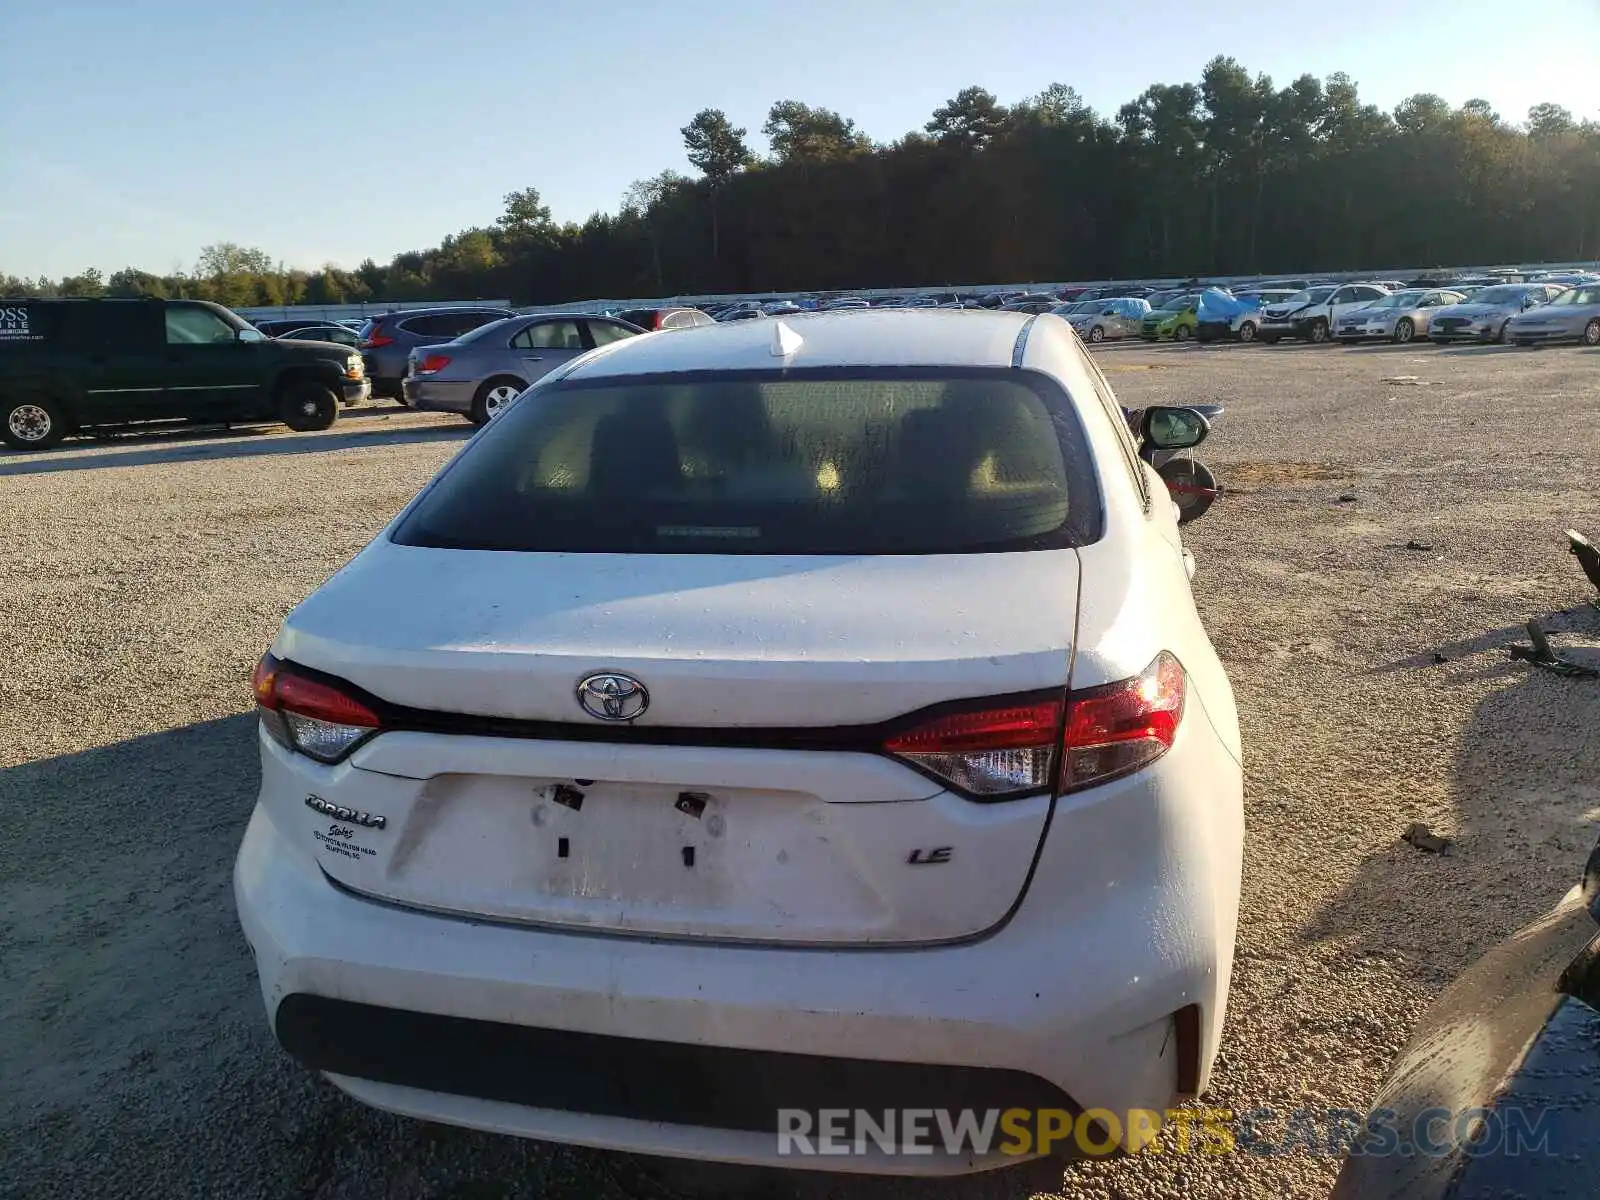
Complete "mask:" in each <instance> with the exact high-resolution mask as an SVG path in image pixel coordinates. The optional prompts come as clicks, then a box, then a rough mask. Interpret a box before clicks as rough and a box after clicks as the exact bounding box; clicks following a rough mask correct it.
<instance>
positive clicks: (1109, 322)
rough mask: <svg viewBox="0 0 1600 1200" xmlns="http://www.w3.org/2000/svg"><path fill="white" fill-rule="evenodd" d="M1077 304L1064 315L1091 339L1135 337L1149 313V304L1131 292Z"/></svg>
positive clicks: (1097, 341) (1085, 338)
mask: <svg viewBox="0 0 1600 1200" xmlns="http://www.w3.org/2000/svg"><path fill="white" fill-rule="evenodd" d="M1076 307H1077V309H1078V311H1076V312H1074V313H1072V314H1070V315H1069V316H1068V317H1067V323H1068V324H1070V325H1071V326H1072V327H1073V328H1074V329H1075V330H1077V331H1078V336H1079V337H1081V338H1082V339H1083V340H1084V341H1086V342H1094V343H1099V342H1105V341H1117V340H1119V339H1121V338H1128V337H1138V336H1139V328H1140V326H1141V325H1142V324H1143V322H1144V319H1145V317H1146V316H1148V315H1149V313H1150V305H1149V304H1148V303H1146V302H1145V301H1144V300H1140V299H1138V298H1137V297H1134V296H1120V297H1117V298H1116V299H1112V300H1090V301H1087V302H1086V303H1085V304H1083V305H1079V306H1076Z"/></svg>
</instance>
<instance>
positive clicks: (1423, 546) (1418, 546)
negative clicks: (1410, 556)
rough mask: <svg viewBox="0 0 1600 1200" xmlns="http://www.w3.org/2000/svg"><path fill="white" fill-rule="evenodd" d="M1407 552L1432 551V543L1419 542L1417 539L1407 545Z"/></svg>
mask: <svg viewBox="0 0 1600 1200" xmlns="http://www.w3.org/2000/svg"><path fill="white" fill-rule="evenodd" d="M1406 549H1407V550H1432V549H1433V543H1432V542H1419V541H1417V540H1416V539H1415V538H1413V539H1412V540H1411V541H1409V542H1407V543H1406Z"/></svg>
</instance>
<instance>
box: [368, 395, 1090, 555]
mask: <svg viewBox="0 0 1600 1200" xmlns="http://www.w3.org/2000/svg"><path fill="white" fill-rule="evenodd" d="M1100 527H1101V505H1100V497H1099V493H1098V489H1097V486H1096V482H1095V473H1094V469H1093V463H1092V459H1091V457H1090V452H1089V449H1088V444H1087V441H1086V439H1085V437H1084V433H1083V429H1082V426H1081V424H1080V423H1079V421H1078V418H1077V413H1076V411H1075V410H1074V408H1073V405H1072V402H1071V401H1070V400H1069V399H1068V398H1067V396H1066V395H1065V394H1064V393H1063V392H1062V391H1061V390H1060V388H1059V387H1058V386H1057V385H1056V384H1054V383H1053V382H1051V381H1050V380H1048V379H1046V378H1045V377H1043V376H1040V375H1036V374H1033V373H1031V372H1018V371H1010V370H1006V371H996V370H973V371H960V372H952V371H950V370H949V369H929V370H912V369H908V368H898V369H893V370H890V369H884V370H881V371H861V370H852V371H850V372H843V371H797V372H789V373H786V374H781V375H775V374H773V373H771V372H716V373H706V374H698V375H662V376H636V377H629V378H621V379H597V380H591V381H583V382H580V381H574V380H564V381H561V382H556V383H552V384H548V385H545V386H544V387H539V388H536V389H535V390H534V391H532V392H530V393H529V394H528V395H527V396H525V397H524V398H523V400H521V401H520V402H519V403H517V404H516V405H514V406H512V407H511V408H510V409H508V410H507V411H506V412H505V413H504V414H503V415H502V416H501V417H499V418H498V419H497V420H496V421H495V422H494V423H493V424H492V425H490V426H489V427H488V428H487V429H486V430H485V431H484V432H483V433H482V434H481V435H480V436H479V437H478V438H477V439H475V440H474V441H473V442H472V443H471V444H470V445H469V446H468V448H467V449H466V450H464V451H463V452H462V454H461V455H460V457H458V458H457V460H456V461H455V463H454V464H453V465H452V466H451V467H450V468H449V470H448V471H446V473H445V474H444V475H443V476H442V477H441V478H440V479H439V481H438V482H437V483H436V484H435V485H434V487H433V488H432V489H430V490H429V491H428V492H427V493H425V494H424V496H423V497H422V499H421V500H420V501H419V502H418V504H417V506H416V507H415V508H414V509H413V510H412V511H411V513H410V514H409V515H408V516H407V518H406V519H405V521H404V522H403V523H402V524H401V526H400V528H399V529H398V530H397V531H396V533H395V540H396V541H397V542H399V543H400V544H402V545H416V546H437V547H454V548H462V549H479V550H500V551H567V552H599V553H634V554H649V553H656V554H661V553H666V554H671V553H705V554H830V555H832V554H959V553H978V552H984V551H1004V550H1028V549H1048V548H1056V547H1061V546H1074V545H1082V544H1085V543H1087V542H1090V541H1093V540H1095V539H1097V538H1098V537H1099V536H1100Z"/></svg>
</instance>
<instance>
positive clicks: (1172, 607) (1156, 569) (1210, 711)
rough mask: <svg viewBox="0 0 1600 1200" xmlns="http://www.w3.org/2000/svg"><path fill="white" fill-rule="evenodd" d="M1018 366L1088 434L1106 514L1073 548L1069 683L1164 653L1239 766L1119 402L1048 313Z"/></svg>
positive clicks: (1223, 680) (1197, 625)
mask: <svg viewBox="0 0 1600 1200" xmlns="http://www.w3.org/2000/svg"><path fill="white" fill-rule="evenodd" d="M1057 326H1059V327H1060V328H1059V330H1058V329H1057V328H1056V327H1057ZM1022 366H1023V367H1025V368H1029V369H1034V370H1039V371H1043V372H1044V373H1046V374H1048V375H1050V376H1051V377H1052V378H1054V379H1055V380H1056V381H1057V382H1058V383H1060V384H1061V385H1062V386H1063V387H1064V388H1065V389H1066V391H1067V393H1068V395H1070V396H1071V397H1072V399H1073V401H1074V403H1075V405H1076V407H1077V411H1078V416H1079V419H1080V420H1081V421H1082V422H1083V427H1084V431H1085V433H1086V434H1087V435H1088V438H1089V442H1090V449H1091V452H1092V454H1093V457H1094V461H1095V467H1096V470H1097V472H1098V482H1099V485H1100V494H1101V497H1102V503H1103V505H1104V510H1105V533H1104V536H1102V537H1101V539H1100V540H1099V541H1097V542H1095V543H1093V544H1092V545H1088V546H1084V547H1082V548H1080V550H1079V551H1078V558H1079V562H1080V575H1079V602H1078V629H1077V636H1076V638H1075V639H1074V646H1075V649H1074V658H1073V664H1072V675H1071V680H1072V687H1074V688H1084V687H1093V686H1095V685H1096V684H1101V683H1111V682H1114V681H1116V680H1119V679H1127V678H1129V677H1130V676H1133V675H1137V674H1138V673H1139V672H1140V671H1142V670H1143V669H1144V668H1145V667H1146V666H1148V665H1149V664H1150V661H1151V660H1152V659H1153V658H1155V656H1156V655H1157V654H1159V653H1160V652H1161V651H1162V650H1170V651H1172V653H1173V654H1175V655H1177V657H1178V659H1179V661H1180V662H1182V663H1183V666H1184V670H1185V672H1186V673H1187V675H1188V680H1189V687H1190V691H1191V693H1192V695H1193V696H1194V697H1196V698H1198V699H1199V700H1200V702H1201V704H1202V706H1203V707H1204V710H1205V715H1206V717H1207V719H1208V720H1209V721H1210V723H1211V725H1212V727H1213V728H1214V729H1215V731H1216V733H1217V736H1218V737H1219V738H1220V739H1221V740H1222V743H1223V745H1224V746H1225V747H1226V748H1227V750H1228V752H1229V754H1231V755H1232V756H1233V757H1234V758H1235V759H1241V760H1242V751H1241V746H1240V739H1239V720H1238V711H1237V708H1236V706H1235V704H1234V698H1233V688H1232V686H1231V685H1230V684H1229V682H1228V677H1227V673H1226V672H1225V671H1224V670H1223V667H1222V662H1221V660H1220V659H1219V658H1218V657H1217V653H1216V651H1215V650H1214V649H1213V648H1212V645H1211V638H1210V636H1209V635H1208V634H1207V633H1206V630H1205V626H1204V625H1203V624H1202V623H1201V620H1200V614H1199V611H1198V610H1197V609H1196V607H1195V602H1194V593H1193V592H1192V591H1191V589H1190V587H1189V577H1188V573H1187V572H1186V570H1185V569H1184V561H1183V541H1182V537H1181V535H1180V533H1179V530H1178V523H1177V513H1176V510H1175V508H1174V506H1173V504H1172V503H1171V500H1170V498H1169V497H1168V494H1167V491H1166V486H1165V484H1163V483H1162V481H1161V478H1160V476H1158V475H1157V474H1156V473H1155V472H1154V470H1152V469H1151V468H1150V467H1149V466H1148V465H1147V464H1145V463H1144V462H1143V461H1140V462H1139V463H1138V467H1139V470H1140V471H1141V472H1142V473H1143V475H1144V478H1145V485H1146V490H1147V491H1148V492H1149V494H1150V504H1149V507H1148V509H1146V507H1145V504H1144V501H1143V498H1142V497H1141V496H1140V494H1139V491H1138V489H1137V487H1136V486H1135V484H1134V481H1133V476H1132V475H1131V473H1130V470H1129V467H1128V465H1127V462H1126V457H1125V454H1124V451H1123V448H1122V443H1121V438H1120V435H1119V433H1118V431H1117V428H1116V426H1115V425H1113V423H1112V422H1113V420H1120V419H1121V417H1120V410H1117V409H1115V408H1112V409H1110V410H1108V407H1107V402H1109V404H1111V405H1113V406H1114V405H1115V404H1116V398H1115V393H1114V392H1113V391H1112V388H1111V385H1110V383H1109V381H1108V380H1107V379H1106V378H1105V376H1104V375H1103V374H1102V373H1101V372H1100V369H1099V367H1097V366H1096V365H1095V363H1094V360H1093V358H1092V357H1091V356H1090V355H1089V353H1088V351H1087V350H1085V349H1084V347H1083V345H1082V344H1081V343H1080V342H1078V341H1077V340H1076V339H1074V338H1072V337H1071V336H1069V335H1068V333H1067V329H1066V326H1065V323H1064V322H1062V321H1060V319H1059V318H1055V317H1040V318H1038V320H1037V321H1036V322H1035V328H1034V330H1033V331H1032V333H1031V334H1030V336H1029V338H1028V342H1027V346H1026V348H1025V353H1024V355H1023V360H1022ZM1101 395H1104V396H1105V397H1106V398H1107V402H1103V401H1102V400H1101V399H1100V397H1101Z"/></svg>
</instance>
